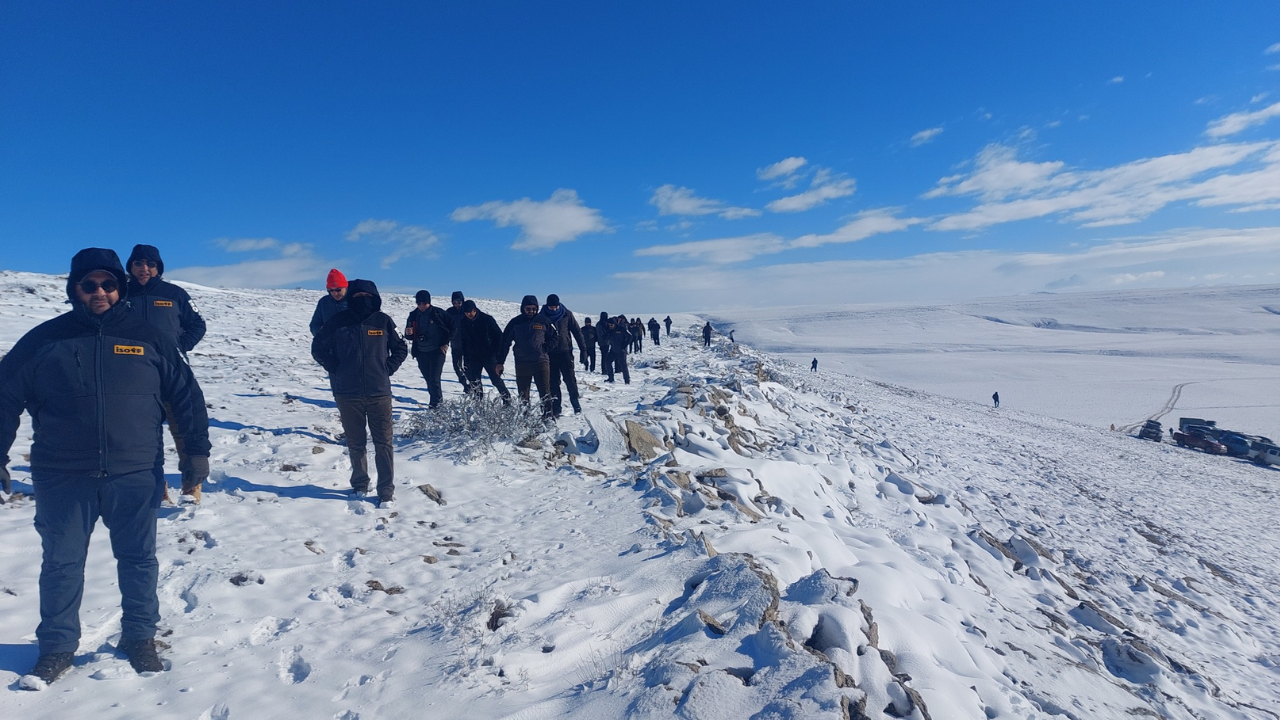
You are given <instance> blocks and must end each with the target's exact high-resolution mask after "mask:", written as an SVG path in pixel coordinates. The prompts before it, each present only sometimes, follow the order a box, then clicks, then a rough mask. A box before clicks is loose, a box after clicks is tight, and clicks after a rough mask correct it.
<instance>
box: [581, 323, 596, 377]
mask: <svg viewBox="0 0 1280 720" xmlns="http://www.w3.org/2000/svg"><path fill="white" fill-rule="evenodd" d="M582 341H583V343H585V344H584V345H583V346H582V354H581V357H580V358H579V359H580V360H581V362H582V370H583V372H595V371H596V327H595V326H594V325H592V324H591V318H587V319H586V320H583V321H582Z"/></svg>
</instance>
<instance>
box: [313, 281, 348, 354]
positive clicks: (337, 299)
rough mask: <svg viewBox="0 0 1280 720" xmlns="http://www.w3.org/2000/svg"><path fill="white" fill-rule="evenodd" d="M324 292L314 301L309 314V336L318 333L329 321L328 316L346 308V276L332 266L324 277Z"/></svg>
mask: <svg viewBox="0 0 1280 720" xmlns="http://www.w3.org/2000/svg"><path fill="white" fill-rule="evenodd" d="M324 286H325V288H326V294H325V296H324V297H322V298H320V301H319V302H317V303H316V311H315V312H314V313H312V314H311V337H315V336H316V335H319V334H320V328H322V327H324V324H325V323H327V322H329V318H331V317H333V316H334V315H337V314H338V313H340V312H342V311H343V310H346V309H347V277H346V276H345V275H343V274H342V273H341V272H339V271H338V268H334V269H332V270H330V271H329V277H328V278H326V279H325V283H324Z"/></svg>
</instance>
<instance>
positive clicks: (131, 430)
mask: <svg viewBox="0 0 1280 720" xmlns="http://www.w3.org/2000/svg"><path fill="white" fill-rule="evenodd" d="M127 278H128V275H126V274H125V270H124V267H122V266H121V265H120V258H119V257H118V256H117V255H116V254H115V252H114V251H111V250H103V249H100V248H88V249H86V250H81V251H80V252H78V253H76V256H75V257H74V258H73V259H72V260H71V273H70V275H69V276H68V277H67V297H68V298H69V299H70V300H71V303H72V309H71V310H70V311H69V312H67V313H64V314H63V315H60V316H58V317H56V318H54V319H52V320H49V321H47V322H44V323H41V324H40V325H39V326H37V327H36V328H34V329H33V330H31V331H30V332H28V333H27V334H26V335H24V336H23V337H22V339H20V340H19V341H18V342H17V344H16V345H14V346H13V349H12V350H11V351H9V353H8V355H6V356H5V357H4V359H3V360H0V483H2V484H4V485H8V482H9V471H8V469H7V467H8V463H9V456H8V453H9V450H10V449H11V448H12V446H13V441H14V437H15V435H16V433H17V430H18V425H19V421H20V416H21V414H22V411H23V410H24V409H25V410H26V411H27V412H28V413H29V414H30V415H31V418H32V426H33V427H34V428H35V438H34V442H33V443H32V446H31V484H32V486H33V487H34V488H35V499H36V514H35V527H36V532H37V533H39V535H40V542H41V547H42V549H43V553H44V557H43V562H42V564H41V567H40V626H39V627H38V628H36V639H37V640H38V641H39V643H40V657H39V659H38V660H37V661H36V666H35V668H34V669H33V670H32V672H31V675H32V676H34V678H30V679H29V678H23V681H22V682H21V683H20V684H21V685H22V686H23V687H28V688H33V689H34V688H38V687H40V686H41V682H43V683H50V682H53V681H54V680H56V679H57V678H58V676H60V675H61V674H62V673H63V672H65V671H66V670H67V669H68V668H69V667H71V663H72V659H73V658H74V653H75V651H76V648H78V647H79V644H80V619H79V615H80V601H81V598H82V597H83V595H84V567H85V560H86V556H87V554H88V549H89V536H90V534H91V533H92V532H93V527H94V525H95V524H96V523H97V522H98V518H102V520H103V523H104V524H105V525H106V526H107V528H109V530H110V535H111V550H112V553H113V554H114V555H115V558H116V572H117V576H118V585H119V587H120V595H121V603H120V609H121V611H122V615H121V618H120V631H121V633H120V641H119V643H117V646H116V647H117V648H118V649H119V650H120V651H121V652H123V653H124V654H125V656H126V657H128V659H129V663H130V665H132V666H133V668H134V670H136V671H137V672H139V673H143V672H159V671H161V670H164V665H163V663H162V662H161V661H160V657H159V655H158V654H157V651H156V644H155V640H154V638H155V635H156V625H157V624H158V623H159V622H160V600H159V598H158V596H157V593H156V582H157V578H158V575H159V563H158V562H157V561H156V508H157V507H159V505H160V495H161V486H160V485H159V484H157V483H156V478H155V473H154V467H155V462H156V454H157V453H158V452H159V451H160V450H161V448H162V444H161V441H160V438H161V427H160V425H161V423H163V422H164V407H163V405H164V404H167V405H168V406H169V407H170V408H172V417H173V419H174V421H176V422H177V424H178V428H179V430H180V431H181V433H182V436H183V437H184V438H185V440H186V451H187V455H188V458H189V459H190V462H191V465H192V472H193V473H194V475H195V476H196V477H198V478H199V479H201V480H203V479H204V478H206V477H208V475H209V418H208V416H207V415H206V414H205V404H204V397H203V395H201V393H200V388H199V386H197V385H196V383H195V379H194V378H193V377H192V376H191V369H190V368H189V367H187V364H186V363H185V362H183V360H182V356H181V354H180V352H179V350H178V346H177V345H176V344H175V343H174V341H173V338H172V337H170V336H169V334H168V333H163V332H160V331H158V330H156V328H154V327H153V326H151V325H150V324H148V323H147V322H146V321H145V320H144V319H143V317H142V316H141V315H140V314H138V313H137V312H135V311H132V310H130V309H129V308H128V306H127V304H126V303H123V302H121V300H123V299H124V297H125V296H126V295H127V293H128V288H127V286H126V284H125V282H126V279H127ZM36 679H38V680H39V681H40V682H37V681H36Z"/></svg>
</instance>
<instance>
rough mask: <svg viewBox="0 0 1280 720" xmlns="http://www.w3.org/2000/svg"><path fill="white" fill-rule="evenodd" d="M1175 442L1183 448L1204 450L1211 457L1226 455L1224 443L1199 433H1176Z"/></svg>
mask: <svg viewBox="0 0 1280 720" xmlns="http://www.w3.org/2000/svg"><path fill="white" fill-rule="evenodd" d="M1173 439H1174V442H1176V443H1178V445H1180V446H1182V447H1193V448H1197V449H1199V450H1203V451H1205V452H1207V453H1209V454H1211V455H1226V454H1227V448H1226V446H1224V445H1223V444H1222V443H1220V442H1218V441H1217V440H1214V439H1213V438H1211V437H1209V436H1208V435H1205V434H1204V433H1198V432H1194V431H1191V432H1176V433H1174V434H1173Z"/></svg>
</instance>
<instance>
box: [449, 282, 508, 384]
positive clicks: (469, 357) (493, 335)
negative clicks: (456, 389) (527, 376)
mask: <svg viewBox="0 0 1280 720" xmlns="http://www.w3.org/2000/svg"><path fill="white" fill-rule="evenodd" d="M461 310H462V326H461V327H460V328H458V336H459V337H460V338H461V340H462V351H461V352H462V358H463V359H464V360H465V361H466V366H465V367H466V370H467V392H468V393H469V394H471V396H472V397H474V398H476V399H477V400H479V399H482V398H483V397H484V388H483V387H481V385H480V371H481V370H483V371H485V372H487V373H489V382H490V383H492V384H493V387H494V388H496V389H497V390H498V394H499V395H501V396H502V404H504V405H510V404H511V393H510V392H509V391H508V390H507V384H506V383H505V382H503V381H502V366H501V365H499V364H498V353H499V352H501V349H502V331H501V330H499V329H498V321H497V320H494V319H493V316H492V315H489V314H488V313H483V312H480V308H478V307H476V303H475V301H474V300H464V301H463V303H462V308H461Z"/></svg>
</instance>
